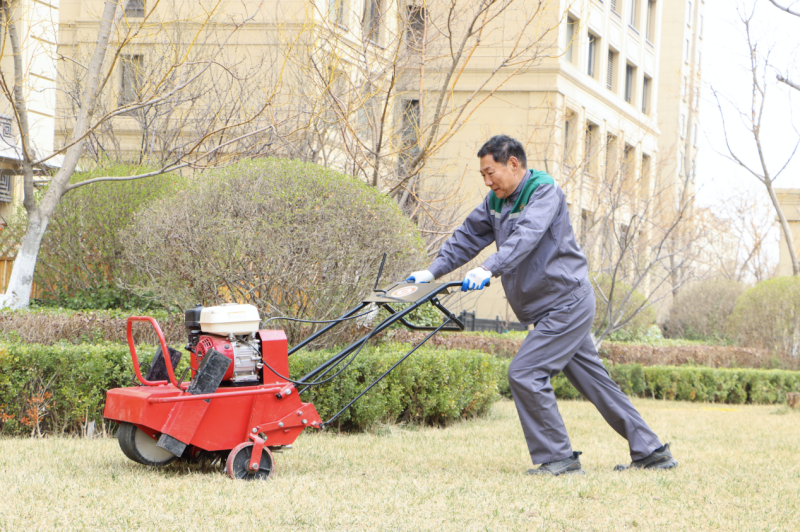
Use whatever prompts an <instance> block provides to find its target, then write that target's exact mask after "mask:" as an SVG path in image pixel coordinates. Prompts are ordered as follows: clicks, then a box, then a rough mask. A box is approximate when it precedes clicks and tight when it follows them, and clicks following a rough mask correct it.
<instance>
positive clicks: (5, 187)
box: [0, 170, 14, 203]
mask: <svg viewBox="0 0 800 532" xmlns="http://www.w3.org/2000/svg"><path fill="white" fill-rule="evenodd" d="M7 172H8V170H3V172H2V173H0V201H2V202H3V203H11V202H12V201H13V200H14V194H12V190H11V185H12V183H13V176H12V175H11V174H9V173H7Z"/></svg>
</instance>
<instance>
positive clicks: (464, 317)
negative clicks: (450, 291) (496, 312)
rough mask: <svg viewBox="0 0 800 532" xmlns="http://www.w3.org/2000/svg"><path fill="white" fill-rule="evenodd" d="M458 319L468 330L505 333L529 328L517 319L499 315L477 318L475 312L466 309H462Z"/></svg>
mask: <svg viewBox="0 0 800 532" xmlns="http://www.w3.org/2000/svg"><path fill="white" fill-rule="evenodd" d="M458 319H460V320H461V321H462V322H463V323H464V330H466V331H491V332H496V333H505V332H508V331H527V330H528V327H527V326H526V325H523V324H521V323H519V322H517V321H506V320H501V319H500V316H497V317H496V318H495V319H493V320H487V319H482V318H476V317H475V313H474V312H467V311H466V310H464V311H462V312H461V314H459V315H458Z"/></svg>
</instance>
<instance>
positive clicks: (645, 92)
mask: <svg viewBox="0 0 800 532" xmlns="http://www.w3.org/2000/svg"><path fill="white" fill-rule="evenodd" d="M649 103H650V78H648V77H647V76H645V77H644V81H643V82H642V112H643V113H644V114H649V113H650V105H649Z"/></svg>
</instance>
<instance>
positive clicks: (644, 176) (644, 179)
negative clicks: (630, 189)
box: [639, 154, 650, 197]
mask: <svg viewBox="0 0 800 532" xmlns="http://www.w3.org/2000/svg"><path fill="white" fill-rule="evenodd" d="M639 183H640V185H639V186H640V189H639V193H640V194H641V195H642V197H646V196H647V195H648V193H649V192H650V190H649V188H650V156H649V155H645V154H642V170H641V172H640V174H639Z"/></svg>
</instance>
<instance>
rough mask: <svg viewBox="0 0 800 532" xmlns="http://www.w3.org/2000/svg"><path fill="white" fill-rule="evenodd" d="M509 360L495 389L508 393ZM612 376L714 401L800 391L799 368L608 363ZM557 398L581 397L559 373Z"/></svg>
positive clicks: (633, 389) (630, 386) (654, 390)
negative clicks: (785, 369) (795, 369)
mask: <svg viewBox="0 0 800 532" xmlns="http://www.w3.org/2000/svg"><path fill="white" fill-rule="evenodd" d="M508 364H510V361H508V362H506V363H505V372H506V373H503V371H502V369H500V370H499V371H500V374H499V375H498V379H499V380H498V389H499V390H500V393H501V394H502V395H504V396H506V397H511V392H510V389H509V387H508V376H507V372H508ZM606 367H607V369H608V373H609V375H610V376H611V379H612V380H613V381H614V382H616V383H617V385H618V386H619V387H620V389H621V390H622V391H623V392H624V393H625V394H627V395H632V396H638V397H652V398H653V399H670V400H677V401H697V402H713V403H731V404H742V403H753V404H773V403H783V402H784V401H786V394H787V393H789V392H797V391H800V371H784V370H762V369H735V368H704V367H696V366H672V367H670V366H641V365H640V364H619V365H607V366H606ZM552 385H553V391H554V392H555V395H556V397H558V398H559V399H575V398H578V397H580V394H579V393H578V391H577V390H576V389H575V388H574V387H573V386H572V385H571V384H570V383H569V381H568V380H567V379H566V377H564V374H563V373H559V374H558V375H556V376H555V377H554V378H553V379H552Z"/></svg>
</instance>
